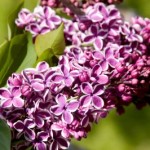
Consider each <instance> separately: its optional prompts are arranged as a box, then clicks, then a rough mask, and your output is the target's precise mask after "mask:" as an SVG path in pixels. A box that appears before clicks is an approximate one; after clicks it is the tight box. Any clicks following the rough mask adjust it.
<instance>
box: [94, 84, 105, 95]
mask: <svg viewBox="0 0 150 150" xmlns="http://www.w3.org/2000/svg"><path fill="white" fill-rule="evenodd" d="M103 93H104V87H103V86H102V85H100V84H98V85H96V86H95V87H94V92H93V94H94V95H101V94H103Z"/></svg>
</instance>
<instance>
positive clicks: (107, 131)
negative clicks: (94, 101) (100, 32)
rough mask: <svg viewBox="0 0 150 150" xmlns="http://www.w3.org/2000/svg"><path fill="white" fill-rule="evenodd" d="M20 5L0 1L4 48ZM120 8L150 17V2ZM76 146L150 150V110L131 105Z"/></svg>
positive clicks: (130, 1)
mask: <svg viewBox="0 0 150 150" xmlns="http://www.w3.org/2000/svg"><path fill="white" fill-rule="evenodd" d="M20 1H21V0H0V44H1V43H2V42H3V41H4V40H7V35H8V32H7V18H8V16H9V14H10V13H11V12H12V11H13V9H15V7H16V5H18V4H19V2H20ZM36 2H37V0H26V3H25V7H28V8H30V9H32V8H33V6H35V4H36ZM120 6H121V9H125V10H126V12H130V11H133V12H136V13H137V14H138V15H141V16H144V17H150V0H124V3H123V4H121V5H120ZM73 144H74V145H76V146H77V147H80V148H81V149H83V150H150V107H149V106H147V107H146V108H144V109H143V110H140V111H139V110H136V108H135V107H134V106H132V105H131V106H129V107H128V108H126V113H125V114H123V115H121V116H118V115H117V114H116V112H115V110H114V111H112V112H110V114H109V115H108V117H107V118H106V119H102V120H101V121H100V123H99V124H98V125H93V128H92V132H90V133H89V134H88V138H87V139H83V140H82V141H80V142H78V141H75V140H74V141H73ZM77 149H78V148H75V150H77Z"/></svg>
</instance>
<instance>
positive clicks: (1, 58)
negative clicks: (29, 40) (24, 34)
mask: <svg viewBox="0 0 150 150" xmlns="http://www.w3.org/2000/svg"><path fill="white" fill-rule="evenodd" d="M9 45H10V42H9V41H4V43H2V44H1V45H0V70H1V69H2V67H3V65H4V62H5V61H6V57H5V56H6V55H7V54H8V51H9Z"/></svg>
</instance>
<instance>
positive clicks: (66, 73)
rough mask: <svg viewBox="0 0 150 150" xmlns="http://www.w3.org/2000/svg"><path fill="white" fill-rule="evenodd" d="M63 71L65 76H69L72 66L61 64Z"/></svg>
mask: <svg viewBox="0 0 150 150" xmlns="http://www.w3.org/2000/svg"><path fill="white" fill-rule="evenodd" d="M61 71H62V73H63V74H64V76H65V77H68V76H69V74H70V73H69V71H70V67H69V64H66V65H61Z"/></svg>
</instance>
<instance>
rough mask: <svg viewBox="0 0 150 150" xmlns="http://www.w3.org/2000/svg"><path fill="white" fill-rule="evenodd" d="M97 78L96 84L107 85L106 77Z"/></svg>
mask: <svg viewBox="0 0 150 150" xmlns="http://www.w3.org/2000/svg"><path fill="white" fill-rule="evenodd" d="M98 77H99V78H98V81H97V82H98V83H99V84H106V83H108V81H109V79H108V76H107V75H99V76H98Z"/></svg>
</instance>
